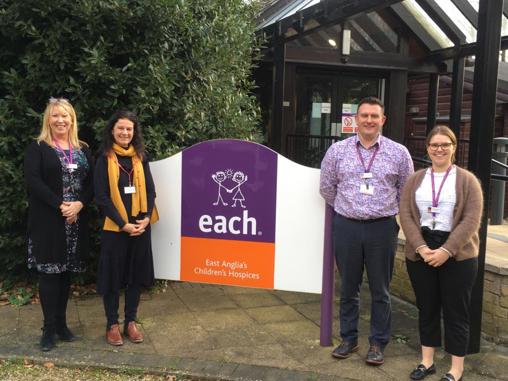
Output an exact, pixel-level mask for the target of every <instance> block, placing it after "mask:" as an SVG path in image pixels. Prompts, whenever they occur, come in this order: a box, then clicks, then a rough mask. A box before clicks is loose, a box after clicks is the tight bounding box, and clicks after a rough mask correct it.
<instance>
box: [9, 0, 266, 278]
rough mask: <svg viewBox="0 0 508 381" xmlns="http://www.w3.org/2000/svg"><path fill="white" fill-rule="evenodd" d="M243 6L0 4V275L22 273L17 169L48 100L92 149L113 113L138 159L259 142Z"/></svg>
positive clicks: (248, 19)
mask: <svg viewBox="0 0 508 381" xmlns="http://www.w3.org/2000/svg"><path fill="white" fill-rule="evenodd" d="M254 15H255V9H254V6H253V5H250V4H247V3H245V2H243V1H242V0H144V1H134V0H77V1H75V2H74V1H73V2H70V1H67V0H2V1H1V2H0V41H2V47H1V49H0V182H1V184H3V186H2V190H1V191H0V253H2V255H1V256H0V273H3V274H4V275H5V274H13V273H17V272H20V271H21V268H24V267H25V266H24V263H25V250H24V237H25V214H26V213H25V211H26V206H27V205H26V201H25V194H24V191H23V178H22V165H21V163H22V157H23V151H24V148H25V147H26V145H27V144H28V142H29V141H30V140H31V139H33V138H34V137H35V136H36V135H37V133H38V131H39V129H40V125H41V116H42V115H41V113H42V111H43V110H44V107H45V105H46V103H47V100H48V98H49V97H50V96H54V97H65V98H68V99H69V100H70V101H71V103H72V104H73V105H74V106H75V108H76V111H77V114H78V125H79V130H80V138H81V139H83V140H85V141H87V142H88V143H89V144H90V146H91V147H92V149H95V148H96V147H97V144H98V142H97V139H98V138H99V136H100V132H101V130H102V128H103V126H104V125H105V123H106V120H107V119H108V118H109V116H110V115H111V114H112V113H113V112H114V111H116V110H117V109H132V110H135V111H137V112H138V114H139V116H140V120H141V123H142V126H143V133H144V136H145V140H146V143H147V148H148V151H149V152H150V154H151V156H152V157H154V158H161V157H166V156H169V155H170V154H173V153H175V152H177V151H179V150H181V149H183V148H185V147H187V146H190V145H192V144H194V143H197V142H199V141H202V140H208V139H214V138H225V137H230V138H240V139H251V140H252V139H254V140H255V139H258V136H259V130H258V123H259V119H258V118H259V117H258V115H259V113H258V106H257V103H256V100H255V97H254V96H253V95H252V94H251V90H252V89H253V82H252V80H251V78H250V73H251V70H252V68H253V57H255V55H256V52H257V46H258V44H257V42H256V38H255V35H254V28H255V25H254V21H253V20H254Z"/></svg>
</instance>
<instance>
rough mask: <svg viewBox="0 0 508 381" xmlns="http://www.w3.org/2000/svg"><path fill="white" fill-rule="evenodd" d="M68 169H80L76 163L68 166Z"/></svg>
mask: <svg viewBox="0 0 508 381" xmlns="http://www.w3.org/2000/svg"><path fill="white" fill-rule="evenodd" d="M67 169H72V170H74V169H78V165H77V164H76V163H69V164H67Z"/></svg>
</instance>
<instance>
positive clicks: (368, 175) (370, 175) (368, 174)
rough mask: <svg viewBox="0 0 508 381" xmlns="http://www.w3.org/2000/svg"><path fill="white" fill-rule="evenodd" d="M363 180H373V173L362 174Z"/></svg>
mask: <svg viewBox="0 0 508 381" xmlns="http://www.w3.org/2000/svg"><path fill="white" fill-rule="evenodd" d="M362 179H372V173H371V172H364V173H362Z"/></svg>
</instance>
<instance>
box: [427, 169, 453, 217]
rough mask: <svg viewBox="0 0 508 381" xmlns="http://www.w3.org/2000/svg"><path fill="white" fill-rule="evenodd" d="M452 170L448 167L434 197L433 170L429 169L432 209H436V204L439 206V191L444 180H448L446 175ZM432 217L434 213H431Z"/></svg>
mask: <svg viewBox="0 0 508 381" xmlns="http://www.w3.org/2000/svg"><path fill="white" fill-rule="evenodd" d="M451 170H452V166H451V165H450V166H449V167H448V169H447V170H446V173H445V175H444V177H443V181H441V185H440V186H439V190H438V191H437V195H436V186H435V182H434V169H432V168H431V169H430V180H431V182H432V206H433V207H434V208H437V206H438V204H439V196H440V195H441V191H442V190H443V185H444V183H445V181H446V179H447V178H448V175H449V174H450V171H451ZM432 216H433V217H435V216H436V213H432Z"/></svg>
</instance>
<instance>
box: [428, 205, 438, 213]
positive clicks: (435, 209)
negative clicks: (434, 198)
mask: <svg viewBox="0 0 508 381" xmlns="http://www.w3.org/2000/svg"><path fill="white" fill-rule="evenodd" d="M428 211H429V213H439V208H438V207H437V206H429V207H428Z"/></svg>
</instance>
